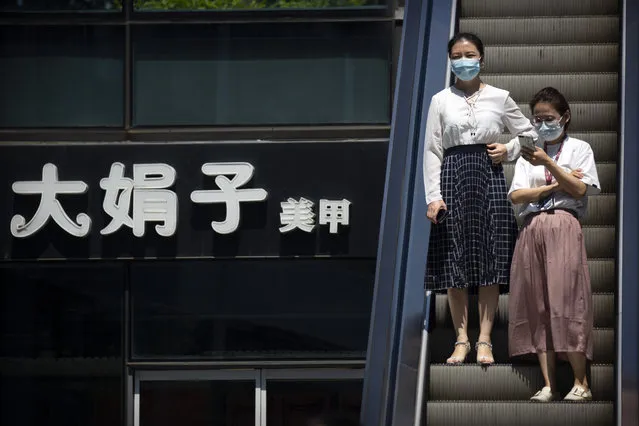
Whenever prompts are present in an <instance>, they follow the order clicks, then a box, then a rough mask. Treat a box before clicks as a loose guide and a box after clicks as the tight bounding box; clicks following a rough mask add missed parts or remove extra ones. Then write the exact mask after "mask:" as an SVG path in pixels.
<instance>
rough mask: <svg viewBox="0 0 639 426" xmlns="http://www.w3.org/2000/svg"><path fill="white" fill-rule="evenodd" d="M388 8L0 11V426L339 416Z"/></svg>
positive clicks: (366, 317)
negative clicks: (0, 202) (0, 255)
mask: <svg viewBox="0 0 639 426" xmlns="http://www.w3.org/2000/svg"><path fill="white" fill-rule="evenodd" d="M396 3H397V2H388V1H382V0H379V1H378V0H303V1H302V0H300V1H283V0H278V1H276V0H226V1H224V0H207V1H198V0H193V1H183V0H173V1H155V0H150V1H142V0H139V1H138V0H124V1H113V2H112V1H80V2H78V1H69V0H64V1H55V2H43V1H30V0H12V1H3V2H2V3H0V4H1V8H2V12H3V13H2V17H1V18H0V32H1V35H0V70H2V71H0V72H1V73H2V77H3V78H1V79H0V85H1V88H0V91H1V93H2V94H3V95H2V97H1V99H0V127H1V128H2V129H1V130H0V138H1V140H2V142H1V144H0V152H1V155H0V175H1V179H0V184H1V189H0V197H1V199H2V200H3V206H4V208H3V209H2V212H1V213H0V218H1V220H0V226H1V227H2V230H1V231H0V247H1V250H2V262H1V263H0V275H1V280H0V281H1V283H2V284H1V286H2V299H1V302H0V303H1V304H2V309H1V312H2V320H1V322H0V324H1V325H0V330H1V338H2V345H1V347H2V349H1V351H2V353H1V355H0V371H1V375H0V383H1V385H0V386H1V388H0V389H1V391H0V406H1V407H2V408H1V409H0V422H1V423H2V424H3V425H7V426H11V425H25V426H26V425H36V424H41V423H43V422H46V423H47V424H51V425H65V426H68V425H85V426H93V425H95V426H102V425H136V426H138V425H142V426H145V425H153V426H163V425H172V424H185V425H186V424H188V425H236V426H244V425H247V426H248V425H267V424H268V425H269V426H271V425H287V426H288V425H298V424H299V425H303V424H306V422H307V421H308V420H309V419H310V418H312V417H314V416H317V415H322V414H326V413H333V412H336V413H341V414H343V415H345V416H347V417H348V416H350V417H352V419H353V420H355V421H356V420H357V419H358V416H359V412H360V405H361V398H362V383H363V377H364V372H363V367H364V363H365V357H366V347H367V339H368V333H369V330H368V329H369V323H370V312H371V304H372V295H373V285H374V277H375V258H376V250H377V240H378V233H379V222H380V213H381V205H382V197H383V190H384V176H385V168H386V155H387V149H388V136H389V131H390V121H391V110H392V93H393V79H394V73H395V71H394V70H395V65H396V63H397V59H396V58H397V55H398V52H397V50H398V49H397V46H398V41H399V34H400V32H401V28H400V27H401V19H399V18H396V16H395V10H396V7H397V6H398V4H396Z"/></svg>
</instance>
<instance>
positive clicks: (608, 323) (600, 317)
mask: <svg viewBox="0 0 639 426" xmlns="http://www.w3.org/2000/svg"><path fill="white" fill-rule="evenodd" d="M508 297H509V295H508V294H501V295H499V305H498V308H497V313H496V314H495V322H494V326H495V327H503V328H506V327H508V317H509V315H508ZM477 301H478V299H477V295H470V296H468V318H470V319H471V320H472V321H473V322H474V320H475V319H476V318H479V311H478V307H477ZM592 307H593V314H594V326H595V327H614V326H615V322H616V311H615V295H614V294H612V293H604V294H601V293H599V294H597V293H596V294H593V295H592ZM435 324H436V327H448V328H452V327H453V323H452V319H451V317H450V310H449V307H448V295H446V294H437V295H435Z"/></svg>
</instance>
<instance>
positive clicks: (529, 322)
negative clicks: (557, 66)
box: [508, 87, 600, 402]
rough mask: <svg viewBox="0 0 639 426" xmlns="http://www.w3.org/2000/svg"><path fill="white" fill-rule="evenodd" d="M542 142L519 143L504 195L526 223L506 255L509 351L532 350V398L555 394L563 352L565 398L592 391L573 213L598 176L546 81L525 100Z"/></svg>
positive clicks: (586, 278) (580, 248) (586, 297)
mask: <svg viewBox="0 0 639 426" xmlns="http://www.w3.org/2000/svg"><path fill="white" fill-rule="evenodd" d="M530 109H531V110H532V112H533V115H534V118H533V122H534V123H535V127H537V133H538V134H539V136H540V138H541V139H542V140H543V141H544V142H543V149H542V148H540V147H535V150H534V151H533V150H529V149H526V148H522V158H520V159H519V161H518V162H517V165H516V167H515V176H514V177H513V182H512V185H511V187H510V192H509V197H510V199H511V200H512V202H513V204H516V205H518V206H519V211H520V215H521V216H522V217H523V218H524V225H523V227H522V229H521V232H520V234H519V237H518V238H517V245H516V246H515V253H514V255H513V260H512V271H511V277H510V283H511V285H510V297H509V299H508V304H509V307H508V308H509V324H508V337H509V351H510V355H511V356H516V355H523V354H529V353H533V354H537V357H538V358H539V363H540V365H541V371H542V374H543V376H544V381H545V386H544V388H542V389H541V390H540V391H539V392H537V393H536V394H535V395H534V396H533V397H532V400H534V401H540V402H549V401H553V400H555V399H557V398H558V394H557V392H556V387H555V377H554V373H555V355H556V354H557V355H559V356H562V357H566V358H568V361H569V362H570V365H571V366H572V369H573V372H574V375H575V382H574V387H573V388H572V390H571V391H570V393H568V395H567V396H566V397H565V398H564V399H566V400H570V401H585V400H590V399H592V394H591V392H590V390H589V388H588V380H587V378H586V359H587V358H588V359H592V337H591V331H592V323H593V312H592V294H591V288H590V275H589V272H588V263H587V259H586V248H585V245H584V241H583V234H582V232H581V226H580V224H579V221H578V220H577V218H580V217H582V216H583V215H584V214H585V213H586V208H587V205H588V204H587V203H588V196H589V195H593V194H597V193H598V192H599V191H600V189H599V178H598V176H597V169H596V167H595V158H594V156H593V153H592V149H591V148H590V145H588V143H586V142H584V141H581V140H579V139H575V138H571V137H569V136H568V135H567V134H566V130H567V129H568V126H569V124H570V118H571V116H570V106H569V105H568V102H566V99H565V98H564V96H563V95H562V94H561V93H559V91H557V90H556V89H554V88H552V87H547V88H545V89H542V90H541V91H540V92H539V93H537V94H536V95H535V97H534V98H533V100H532V101H531V102H530Z"/></svg>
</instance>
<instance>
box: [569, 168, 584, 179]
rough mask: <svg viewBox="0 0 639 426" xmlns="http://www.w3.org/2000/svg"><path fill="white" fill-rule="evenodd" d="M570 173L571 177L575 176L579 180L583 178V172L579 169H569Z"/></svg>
mask: <svg viewBox="0 0 639 426" xmlns="http://www.w3.org/2000/svg"><path fill="white" fill-rule="evenodd" d="M570 174H571V175H573V177H576V178H577V179H579V180H581V179H583V178H584V174H583V172H582V171H581V169H575V170H571V171H570Z"/></svg>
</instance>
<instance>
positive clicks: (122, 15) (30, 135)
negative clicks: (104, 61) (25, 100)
mask: <svg viewBox="0 0 639 426" xmlns="http://www.w3.org/2000/svg"><path fill="white" fill-rule="evenodd" d="M396 7H397V0H386V6H385V7H384V6H383V5H382V6H380V7H374V8H344V9H343V10H341V9H338V8H334V9H307V10H305V9H295V10H285V9H283V10H272V9H271V10H260V9H253V10H243V11H202V12H195V11H193V12H179V11H167V12H161V11H157V12H156V11H153V12H142V11H135V10H134V9H133V0H123V7H122V10H121V11H117V12H105V11H99V10H97V11H82V12H79V11H60V12H56V11H51V12H3V13H2V14H1V15H0V25H3V26H4V25H21V26H22V25H24V26H38V25H50V26H54V25H60V26H74V25H114V26H123V27H124V31H125V35H124V44H125V45H124V55H125V56H124V67H123V68H124V69H123V73H124V88H123V91H124V106H123V114H124V126H123V127H116V128H113V127H68V126H66V127H65V126H60V127H28V128H25V127H5V128H0V145H1V144H3V143H7V142H56V141H66V142H121V141H132V142H133V141H135V142H150V141H158V140H162V141H205V140H206V141H210V140H225V141H238V140H256V139H262V140H291V139H311V140H334V139H359V138H365V139H388V137H389V136H390V129H391V120H392V117H389V120H388V123H385V124H342V123H335V124H320V125H318V124H309V125H306V124H295V125H273V126H268V125H262V126H256V125H238V126H212V125H189V126H156V127H154V126H138V127H135V126H134V125H133V87H132V80H133V72H134V70H133V66H134V64H133V51H132V50H133V49H132V42H133V40H132V28H133V27H134V26H137V25H149V24H169V25H170V24H216V23H225V24H248V23H265V22H268V23H277V22H281V23H294V22H298V23H303V22H326V23H330V22H343V23H346V22H369V23H373V22H389V23H391V24H393V25H392V26H393V28H392V30H391V31H390V32H389V34H388V36H389V38H390V40H389V44H390V49H389V58H388V59H389V61H390V62H391V63H390V72H389V77H388V78H389V82H388V84H389V85H390V96H389V99H388V103H389V110H390V111H392V106H393V98H394V77H395V68H396V62H397V60H398V57H399V51H398V47H399V45H398V44H397V43H396V42H395V41H394V39H395V38H396V35H395V31H396V28H395V27H396V26H397V25H398V24H399V25H400V31H401V21H402V17H401V16H400V15H396V13H395V11H396Z"/></svg>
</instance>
